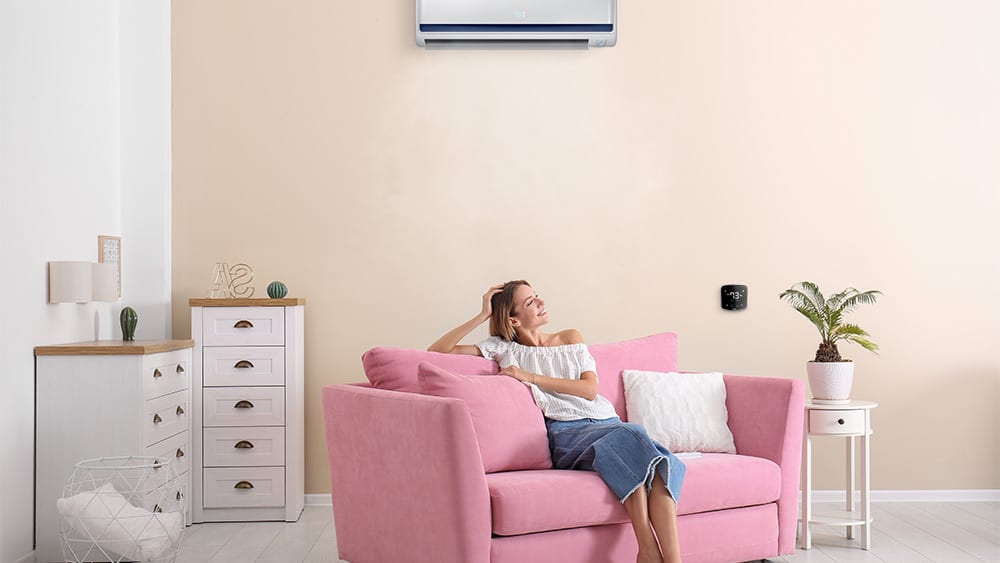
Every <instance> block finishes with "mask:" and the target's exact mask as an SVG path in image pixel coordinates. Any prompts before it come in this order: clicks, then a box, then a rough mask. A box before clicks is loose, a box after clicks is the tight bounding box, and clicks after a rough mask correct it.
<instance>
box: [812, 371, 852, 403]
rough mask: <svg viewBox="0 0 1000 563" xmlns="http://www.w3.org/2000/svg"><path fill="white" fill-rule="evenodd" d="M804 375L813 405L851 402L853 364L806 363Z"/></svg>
mask: <svg viewBox="0 0 1000 563" xmlns="http://www.w3.org/2000/svg"><path fill="white" fill-rule="evenodd" d="M806 373H807V374H808V375H809V389H810V390H812V395H813V402H814V403H819V404H824V405H843V404H846V403H849V402H851V385H852V384H853V383H854V362H807V363H806Z"/></svg>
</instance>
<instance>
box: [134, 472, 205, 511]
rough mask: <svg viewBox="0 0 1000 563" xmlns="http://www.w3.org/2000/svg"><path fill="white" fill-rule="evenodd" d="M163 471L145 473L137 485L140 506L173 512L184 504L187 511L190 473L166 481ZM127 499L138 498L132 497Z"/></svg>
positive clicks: (150, 509) (152, 509) (151, 509)
mask: <svg viewBox="0 0 1000 563" xmlns="http://www.w3.org/2000/svg"><path fill="white" fill-rule="evenodd" d="M164 475H166V474H165V473H161V472H159V471H153V472H150V473H149V474H147V476H146V478H145V479H143V481H142V483H141V484H140V485H139V486H138V487H137V490H138V491H144V493H143V494H142V497H141V498H142V507H143V508H145V509H146V510H149V511H150V512H155V511H156V510H157V508H159V509H160V510H163V511H168V512H175V511H176V510H177V508H178V506H180V505H182V504H183V505H184V507H185V511H187V504H188V501H187V498H188V493H187V491H188V488H189V486H190V478H189V475H190V473H182V474H181V475H177V478H176V479H175V480H173V481H170V482H167V481H166V478H165V477H164ZM127 496H130V497H131V498H130V499H129V500H138V499H137V497H132V496H131V495H127Z"/></svg>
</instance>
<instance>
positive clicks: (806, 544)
mask: <svg viewBox="0 0 1000 563" xmlns="http://www.w3.org/2000/svg"><path fill="white" fill-rule="evenodd" d="M808 418H809V417H808V416H807V417H806V419H807V420H808ZM811 519H812V440H811V439H810V438H809V432H806V433H805V436H804V437H803V439H802V549H812V533H811V531H810V530H809V520H811Z"/></svg>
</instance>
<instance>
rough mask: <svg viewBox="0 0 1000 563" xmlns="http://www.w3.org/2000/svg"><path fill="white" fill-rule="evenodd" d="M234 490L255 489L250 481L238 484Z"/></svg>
mask: <svg viewBox="0 0 1000 563" xmlns="http://www.w3.org/2000/svg"><path fill="white" fill-rule="evenodd" d="M233 488H234V489H252V488H253V483H251V482H250V481H240V482H239V483H236V485H235V486H234V487H233Z"/></svg>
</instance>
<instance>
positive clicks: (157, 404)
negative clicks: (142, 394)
mask: <svg viewBox="0 0 1000 563" xmlns="http://www.w3.org/2000/svg"><path fill="white" fill-rule="evenodd" d="M189 411H190V409H188V398H187V391H178V392H176V393H171V394H169V395H164V396H162V397H158V398H156V399H151V400H149V401H146V404H145V408H144V409H143V413H142V443H143V445H144V446H151V445H153V444H155V443H156V442H159V441H161V440H164V439H166V438H169V437H171V436H173V435H174V434H177V433H179V432H183V431H185V430H187V429H188V428H189V427H190V422H189V421H190V418H189V417H190V416H191V415H190V412H189Z"/></svg>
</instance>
